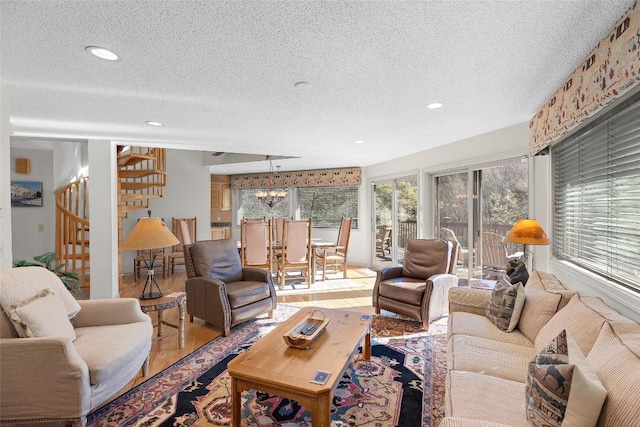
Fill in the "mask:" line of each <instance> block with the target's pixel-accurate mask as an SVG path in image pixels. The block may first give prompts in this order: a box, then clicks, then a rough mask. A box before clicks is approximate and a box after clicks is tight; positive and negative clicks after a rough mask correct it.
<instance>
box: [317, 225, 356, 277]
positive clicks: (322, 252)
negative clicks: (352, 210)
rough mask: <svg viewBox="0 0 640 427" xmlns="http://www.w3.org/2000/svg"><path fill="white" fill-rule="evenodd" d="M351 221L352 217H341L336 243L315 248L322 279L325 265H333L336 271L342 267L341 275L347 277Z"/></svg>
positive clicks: (325, 273) (324, 274) (324, 275)
mask: <svg viewBox="0 0 640 427" xmlns="http://www.w3.org/2000/svg"><path fill="white" fill-rule="evenodd" d="M352 221H353V220H352V218H345V217H342V219H341V220H340V229H339V230H338V240H337V242H336V245H335V246H328V247H321V248H317V249H316V252H315V260H316V266H322V280H325V279H326V276H327V266H329V267H333V268H334V269H335V271H336V272H338V270H340V268H342V277H343V278H345V279H346V278H347V252H348V250H349V237H350V236H351V223H352Z"/></svg>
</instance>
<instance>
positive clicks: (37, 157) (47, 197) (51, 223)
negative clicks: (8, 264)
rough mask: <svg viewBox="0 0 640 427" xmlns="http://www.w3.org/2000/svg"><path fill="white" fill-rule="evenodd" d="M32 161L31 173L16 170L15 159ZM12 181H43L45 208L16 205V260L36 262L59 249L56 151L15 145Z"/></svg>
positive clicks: (14, 239)
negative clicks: (55, 191)
mask: <svg viewBox="0 0 640 427" xmlns="http://www.w3.org/2000/svg"><path fill="white" fill-rule="evenodd" d="M16 158H27V159H29V160H30V162H31V172H30V173H29V174H19V173H16V170H15V159H16ZM11 180H12V181H39V182H42V207H38V206H30V207H12V208H11V218H12V220H11V221H12V222H11V230H12V233H13V260H14V261H17V260H28V261H32V260H33V257H34V256H36V255H41V254H43V253H45V252H53V251H55V236H56V234H55V232H56V230H55V212H56V208H55V197H54V192H53V151H51V150H32V149H24V148H14V149H12V150H11Z"/></svg>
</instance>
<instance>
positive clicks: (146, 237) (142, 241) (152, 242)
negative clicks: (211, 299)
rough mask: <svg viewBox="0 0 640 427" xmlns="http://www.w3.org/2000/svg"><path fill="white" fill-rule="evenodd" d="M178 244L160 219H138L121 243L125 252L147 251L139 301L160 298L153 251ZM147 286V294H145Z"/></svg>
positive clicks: (160, 292) (160, 293)
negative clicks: (147, 256) (147, 255)
mask: <svg viewBox="0 0 640 427" xmlns="http://www.w3.org/2000/svg"><path fill="white" fill-rule="evenodd" d="M178 243H180V241H179V240H178V238H177V237H176V236H174V235H173V233H172V232H171V230H169V229H168V228H167V227H166V226H165V225H164V223H163V222H162V220H161V219H160V218H152V217H151V216H149V217H148V218H140V220H138V223H137V224H136V226H135V227H133V230H131V233H129V235H128V236H127V238H126V239H124V241H123V242H122V244H121V245H120V247H121V248H122V250H125V251H146V250H148V251H149V260H146V259H145V260H144V264H145V267H147V280H146V281H145V282H144V288H143V290H142V295H140V299H155V298H160V297H162V291H161V290H160V286H158V282H156V277H155V275H154V272H153V262H154V261H155V256H154V255H153V253H152V251H153V249H160V248H166V247H168V246H174V245H177V244H178ZM153 285H155V287H156V289H158V291H157V292H153ZM147 286H148V287H149V292H147Z"/></svg>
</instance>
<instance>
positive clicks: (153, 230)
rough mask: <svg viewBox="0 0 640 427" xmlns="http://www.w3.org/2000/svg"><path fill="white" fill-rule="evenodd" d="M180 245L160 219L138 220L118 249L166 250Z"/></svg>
mask: <svg viewBox="0 0 640 427" xmlns="http://www.w3.org/2000/svg"><path fill="white" fill-rule="evenodd" d="M178 243H180V241H179V240H178V238H177V237H176V236H174V235H173V233H172V232H171V230H169V229H168V228H167V226H166V225H164V223H163V222H162V220H161V219H160V218H151V217H149V218H140V220H138V223H137V224H136V226H135V227H133V230H131V233H129V235H128V236H127V238H126V239H124V240H123V242H122V244H121V245H120V247H121V248H122V249H123V250H125V251H142V250H150V249H159V248H166V247H167V246H173V245H177V244H178Z"/></svg>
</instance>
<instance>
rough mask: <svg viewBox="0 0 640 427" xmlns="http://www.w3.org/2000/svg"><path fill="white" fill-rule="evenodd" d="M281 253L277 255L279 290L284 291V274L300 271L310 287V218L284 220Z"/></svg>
mask: <svg viewBox="0 0 640 427" xmlns="http://www.w3.org/2000/svg"><path fill="white" fill-rule="evenodd" d="M281 250H282V253H281V254H280V255H278V276H279V279H280V289H282V290H284V286H285V280H286V272H287V271H288V270H300V271H301V273H302V274H305V275H306V278H307V288H310V287H311V256H312V252H311V218H309V219H304V220H296V221H292V220H285V221H284V222H283V226H282V249H281Z"/></svg>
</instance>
